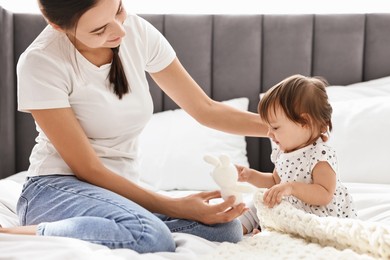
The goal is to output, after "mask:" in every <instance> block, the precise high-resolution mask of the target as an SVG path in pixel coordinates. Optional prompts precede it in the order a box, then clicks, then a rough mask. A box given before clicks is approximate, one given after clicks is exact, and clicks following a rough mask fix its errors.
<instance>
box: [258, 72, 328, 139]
mask: <svg viewBox="0 0 390 260" xmlns="http://www.w3.org/2000/svg"><path fill="white" fill-rule="evenodd" d="M327 86H328V82H327V81H326V80H325V79H324V78H322V77H305V76H302V75H299V74H297V75H293V76H290V77H288V78H286V79H284V80H282V81H281V82H279V83H278V84H276V85H275V86H273V87H272V88H271V89H269V90H268V91H267V92H266V93H265V94H264V96H263V97H262V98H261V99H260V102H259V105H258V112H259V114H260V116H261V118H262V120H263V121H264V122H266V123H269V122H270V117H271V116H272V115H274V114H275V112H276V109H278V108H280V109H282V111H283V112H284V113H285V115H286V117H287V118H288V119H289V120H291V121H292V122H294V123H297V124H300V125H308V126H309V127H310V128H311V129H312V132H313V134H314V135H313V138H312V140H310V141H314V140H317V139H318V138H319V137H320V136H322V137H323V138H324V134H325V133H328V131H329V132H330V131H331V130H332V120H331V117H332V107H331V105H330V104H329V102H328V95H327V93H326V87H327Z"/></svg>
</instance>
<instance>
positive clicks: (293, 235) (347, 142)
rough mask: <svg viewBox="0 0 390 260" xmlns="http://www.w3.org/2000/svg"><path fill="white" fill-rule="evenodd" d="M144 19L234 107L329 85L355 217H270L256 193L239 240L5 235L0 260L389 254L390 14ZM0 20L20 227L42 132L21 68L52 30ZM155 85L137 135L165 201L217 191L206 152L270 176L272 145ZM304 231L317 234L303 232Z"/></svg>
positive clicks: (6, 142)
mask: <svg viewBox="0 0 390 260" xmlns="http://www.w3.org/2000/svg"><path fill="white" fill-rule="evenodd" d="M141 16H142V17H144V18H145V19H146V20H148V21H150V22H151V23H152V24H153V25H154V26H155V27H156V28H157V29H158V30H160V31H161V32H162V33H163V34H164V35H165V36H166V38H167V39H168V41H169V42H170V43H171V44H172V45H173V47H174V48H175V50H176V52H177V55H178V57H179V59H180V60H181V62H182V63H183V64H184V66H185V67H186V68H187V70H188V71H189V72H190V74H191V75H192V76H193V77H194V79H195V80H196V81H197V82H198V83H199V84H200V85H201V86H202V88H203V89H204V90H205V92H206V93H207V94H209V95H210V96H211V97H212V98H214V99H216V100H219V101H223V102H226V103H227V104H228V105H231V106H234V107H236V108H238V109H243V110H250V111H256V107H257V102H258V100H259V94H260V93H262V92H265V91H266V90H267V89H269V88H270V87H271V86H272V85H273V84H275V83H277V82H279V81H280V80H281V79H283V78H285V77H287V76H289V75H292V74H296V73H300V74H303V75H319V76H323V77H325V78H326V79H327V80H328V81H329V83H330V85H331V86H330V87H329V88H328V95H329V98H330V101H331V104H332V107H333V109H334V112H333V121H334V122H333V123H334V131H333V132H332V134H331V139H330V142H331V143H332V145H333V146H334V147H335V148H336V150H337V151H338V156H339V164H340V165H339V174H340V178H341V180H342V181H343V182H344V183H345V184H346V185H347V187H348V188H349V190H350V192H351V193H352V195H353V198H354V200H355V203H356V206H357V209H358V215H359V218H358V219H357V220H354V221H349V222H348V221H347V222H346V223H344V222H340V221H338V220H337V219H336V220H333V219H329V221H328V222H330V223H328V222H326V223H324V222H323V221H322V220H318V219H312V218H309V219H308V216H301V215H300V214H298V213H297V212H294V211H293V210H291V209H290V208H289V207H288V206H289V205H288V204H287V203H285V202H283V203H282V204H280V206H278V207H277V208H275V210H272V211H269V210H267V209H263V208H262V204H261V194H262V190H257V191H256V192H255V193H254V194H247V195H246V196H245V200H246V201H248V202H249V201H250V200H252V198H255V199H256V203H255V204H256V207H257V208H258V209H262V210H261V213H259V214H261V215H260V216H259V217H261V219H262V220H263V222H264V232H261V233H260V234H258V235H256V236H246V237H245V238H244V240H243V241H242V242H240V243H237V244H230V243H214V242H210V241H206V240H204V239H201V238H199V237H195V236H191V235H188V234H182V233H176V234H174V238H175V241H176V243H177V250H176V252H175V253H154V254H143V255H141V254H138V253H136V252H134V251H132V250H128V249H117V250H110V249H108V248H106V247H104V246H99V245H95V244H91V243H87V242H84V241H79V240H76V239H70V238H60V237H37V236H20V235H9V234H0V259H27V258H28V259H103V258H105V259H238V258H239V259H243V258H248V259H261V258H266V259H280V258H289V259H294V258H296V259H298V258H299V259H303V258H309V259H310V258H313V257H314V256H316V258H321V257H322V258H324V259H325V258H326V259H329V258H332V259H336V258H337V259H372V258H382V259H389V258H390V249H389V247H390V170H389V167H388V165H387V163H388V161H389V158H390V153H389V151H388V147H390V138H388V133H389V132H390V120H389V118H390V26H388V25H389V24H390V14H379V13H370V14H326V15H325V14H323V15H318V14H302V15H288V14H284V15H270V14H267V15H263V14H257V15H227V14H225V15H221V14H219V15H176V14H175V15H173V14H170V15H159V14H153V15H141ZM0 21H1V23H0V44H1V46H2V48H1V49H0V67H1V71H0V73H1V81H0V118H1V125H0V143H1V147H0V225H2V226H16V225H18V219H17V217H16V215H15V207H16V201H17V198H18V195H19V193H20V190H21V187H22V183H23V181H24V177H25V174H26V169H27V168H28V164H29V161H28V157H29V154H30V152H31V148H32V146H33V145H34V142H35V135H36V131H35V125H34V122H33V120H32V118H31V116H30V115H28V114H24V113H20V112H17V111H16V76H15V66H16V63H17V60H18V58H19V55H20V54H21V52H23V50H24V49H25V48H26V47H27V46H28V45H29V43H31V41H32V40H33V39H34V38H35V37H36V36H37V35H38V33H39V32H40V31H41V30H42V29H43V28H44V26H45V25H46V23H45V21H44V20H43V18H42V17H41V16H39V15H36V14H24V13H23V14H20V13H11V12H10V11H7V10H4V9H3V8H1V7H0ZM148 79H149V81H150V90H151V93H152V97H153V101H154V106H155V108H154V109H155V111H154V112H155V114H154V115H153V117H152V119H151V121H150V122H149V123H148V125H147V127H146V129H145V131H144V132H143V133H142V135H141V137H140V155H139V156H140V170H141V180H140V181H141V183H142V185H145V186H146V187H148V188H150V189H153V190H156V191H158V192H161V193H165V194H168V195H170V196H183V195H186V194H189V193H192V192H197V191H200V190H213V189H217V186H216V184H215V183H214V182H213V180H212V179H211V177H210V175H209V172H210V171H211V170H212V169H211V168H210V167H211V166H210V165H208V164H207V163H205V162H204V161H203V159H202V158H203V156H204V155H205V154H212V155H219V154H222V153H225V154H227V155H229V156H230V158H231V160H232V161H233V162H234V163H239V164H243V165H249V166H251V167H252V168H255V169H258V170H261V171H271V170H272V166H273V165H272V163H271V162H270V158H269V155H270V151H271V147H272V145H271V143H270V141H269V140H268V139H266V138H263V139H259V138H244V137H241V136H235V135H230V134H226V133H221V132H218V131H215V130H211V129H207V128H205V127H203V126H201V125H199V124H198V123H197V122H195V121H194V120H193V119H191V118H190V117H189V116H188V115H187V114H186V113H185V112H184V111H182V110H180V109H178V107H177V106H176V105H175V104H174V103H173V102H172V101H171V100H170V99H169V98H168V97H167V96H165V95H164V94H163V93H162V92H161V90H159V89H158V88H157V87H156V86H155V84H154V83H153V82H152V81H151V80H150V78H148ZM156 126H158V128H157V129H158V131H157V130H156ZM151 161H152V162H153V164H151V163H150V162H151ZM156 172H159V173H160V174H156ZM212 203H213V202H212ZM283 216H284V218H283ZM286 216H287V217H289V218H288V220H290V221H286V219H285V218H286ZM286 223H290V224H291V223H295V224H296V225H294V226H292V225H287V226H286ZM307 223H317V224H315V225H314V224H313V226H314V227H316V228H306V230H302V228H301V229H299V227H305V226H306V227H308V225H307ZM331 227H337V228H336V229H331ZM331 230H334V231H335V230H336V231H337V230H339V232H331ZM309 231H313V232H311V233H310V232H309ZM320 231H321V232H322V233H321V232H320ZM340 231H343V232H342V233H340ZM345 241H347V242H345ZM281 245H283V247H282V246H281Z"/></svg>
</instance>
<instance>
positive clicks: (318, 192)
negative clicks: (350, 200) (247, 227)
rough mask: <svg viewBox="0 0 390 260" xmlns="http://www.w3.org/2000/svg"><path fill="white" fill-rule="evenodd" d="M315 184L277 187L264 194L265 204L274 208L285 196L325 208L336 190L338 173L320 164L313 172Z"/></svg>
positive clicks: (285, 184) (288, 183) (297, 183)
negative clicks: (291, 196)
mask: <svg viewBox="0 0 390 260" xmlns="http://www.w3.org/2000/svg"><path fill="white" fill-rule="evenodd" d="M312 177H313V183H312V184H307V183H301V182H286V183H281V184H278V185H275V186H274V187H272V188H271V189H269V190H267V191H266V192H265V193H264V204H265V205H268V206H269V207H273V206H274V205H276V204H279V203H280V202H281V201H282V198H283V196H289V195H293V196H294V197H296V198H298V199H300V200H301V201H303V202H306V203H307V204H310V205H316V206H325V205H327V204H329V203H330V202H331V201H332V199H333V194H334V192H335V190H336V173H335V172H334V171H333V169H332V167H330V165H329V163H327V162H318V163H317V165H316V166H315V167H314V169H313V172H312Z"/></svg>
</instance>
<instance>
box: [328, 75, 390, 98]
mask: <svg viewBox="0 0 390 260" xmlns="http://www.w3.org/2000/svg"><path fill="white" fill-rule="evenodd" d="M326 92H327V94H328V97H329V101H330V102H332V101H345V100H351V99H359V98H367V97H380V96H388V95H390V77H384V78H379V79H374V80H370V81H365V82H359V83H355V84H351V85H347V86H329V87H328V88H327V89H326Z"/></svg>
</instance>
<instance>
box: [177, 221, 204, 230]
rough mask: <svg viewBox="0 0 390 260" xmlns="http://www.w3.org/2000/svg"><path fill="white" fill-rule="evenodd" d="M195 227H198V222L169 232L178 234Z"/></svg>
mask: <svg viewBox="0 0 390 260" xmlns="http://www.w3.org/2000/svg"><path fill="white" fill-rule="evenodd" d="M197 226H199V223H198V222H192V223H191V224H190V225H186V226H181V227H178V228H174V229H172V230H171V232H180V231H183V230H188V229H193V228H195V227H197Z"/></svg>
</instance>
